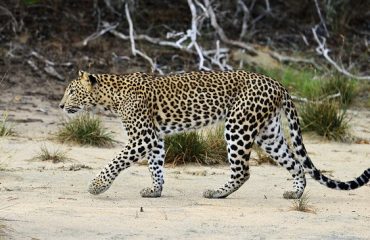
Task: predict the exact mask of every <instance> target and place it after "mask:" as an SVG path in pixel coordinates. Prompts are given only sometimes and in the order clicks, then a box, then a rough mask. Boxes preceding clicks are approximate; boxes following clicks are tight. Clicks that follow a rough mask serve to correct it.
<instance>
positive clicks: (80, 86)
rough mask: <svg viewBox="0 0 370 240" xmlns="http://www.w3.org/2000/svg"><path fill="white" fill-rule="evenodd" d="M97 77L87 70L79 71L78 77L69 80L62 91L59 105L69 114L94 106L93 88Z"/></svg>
mask: <svg viewBox="0 0 370 240" xmlns="http://www.w3.org/2000/svg"><path fill="white" fill-rule="evenodd" d="M97 85H98V82H97V78H96V77H95V76H94V75H92V74H90V73H87V72H84V71H79V73H78V78H77V79H74V80H72V81H71V83H70V84H69V85H68V87H67V89H66V90H65V92H64V96H63V98H62V100H61V101H60V104H59V107H60V108H61V109H63V110H64V111H65V112H67V113H69V114H73V113H77V112H79V111H81V110H83V109H88V108H90V107H92V106H96V104H97V102H96V100H95V97H94V90H96V89H95V88H96V87H97Z"/></svg>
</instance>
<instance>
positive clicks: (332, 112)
mask: <svg viewBox="0 0 370 240" xmlns="http://www.w3.org/2000/svg"><path fill="white" fill-rule="evenodd" d="M300 117H301V125H302V130H304V131H314V132H316V133H317V134H319V135H320V136H324V137H326V138H328V139H329V140H341V141H344V140H345V139H346V137H347V136H348V119H347V117H346V112H345V111H343V110H341V109H340V107H339V104H338V103H336V102H333V101H324V102H321V103H307V104H305V105H303V106H302V108H301V109H300Z"/></svg>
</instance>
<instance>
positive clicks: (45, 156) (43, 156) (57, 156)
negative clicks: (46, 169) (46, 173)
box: [35, 146, 67, 163]
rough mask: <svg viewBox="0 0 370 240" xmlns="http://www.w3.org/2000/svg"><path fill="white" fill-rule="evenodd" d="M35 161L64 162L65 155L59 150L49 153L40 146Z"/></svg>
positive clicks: (45, 148) (44, 147)
mask: <svg viewBox="0 0 370 240" xmlns="http://www.w3.org/2000/svg"><path fill="white" fill-rule="evenodd" d="M35 159H37V160H40V161H51V162H52V163H59V162H64V161H65V160H67V157H66V153H65V152H62V151H60V150H54V151H50V150H49V149H48V148H47V147H46V146H41V149H40V152H39V153H38V154H37V155H36V157H35Z"/></svg>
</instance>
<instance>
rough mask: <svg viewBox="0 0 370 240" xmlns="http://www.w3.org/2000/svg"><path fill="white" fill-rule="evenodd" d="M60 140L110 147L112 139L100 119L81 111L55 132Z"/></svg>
mask: <svg viewBox="0 0 370 240" xmlns="http://www.w3.org/2000/svg"><path fill="white" fill-rule="evenodd" d="M57 139H58V140H59V141H60V142H63V143H65V142H67V143H68V142H70V143H77V144H80V145H91V146H96V147H111V146H112V145H113V143H114V140H113V138H112V136H111V133H110V132H107V130H106V128H104V127H103V125H102V122H101V120H100V119H99V118H98V117H94V116H92V115H90V114H88V113H83V114H80V115H78V116H77V117H75V118H73V119H71V120H70V121H68V122H66V123H65V124H64V125H63V127H62V128H60V129H59V132H58V133H57Z"/></svg>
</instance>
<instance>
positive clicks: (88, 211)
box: [0, 93, 370, 240]
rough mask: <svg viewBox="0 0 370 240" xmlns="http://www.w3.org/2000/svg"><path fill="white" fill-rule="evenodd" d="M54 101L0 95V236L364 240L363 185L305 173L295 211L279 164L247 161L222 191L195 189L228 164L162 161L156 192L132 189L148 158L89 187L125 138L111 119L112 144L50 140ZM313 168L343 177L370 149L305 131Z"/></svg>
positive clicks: (363, 121)
mask: <svg viewBox="0 0 370 240" xmlns="http://www.w3.org/2000/svg"><path fill="white" fill-rule="evenodd" d="M57 104H58V103H57V101H51V102H50V101H46V100H45V99H43V98H42V97H31V96H17V95H14V94H11V93H5V94H4V95H3V96H2V102H0V114H1V113H2V112H3V111H4V110H8V112H9V117H10V119H11V120H12V121H14V122H16V123H15V124H16V125H15V130H16V132H17V136H12V137H6V138H0V203H1V204H0V239H351V240H352V239H370V201H369V197H370V186H369V185H366V186H364V187H362V188H360V189H358V190H355V191H350V192H346V191H335V190H331V189H328V188H326V187H324V186H322V185H320V184H319V183H317V182H316V181H314V180H313V179H311V178H310V177H309V176H307V178H308V184H307V188H306V193H308V205H309V208H310V210H311V211H309V212H299V211H295V210H293V208H292V206H293V200H286V199H283V197H282V194H283V192H284V191H286V190H290V189H291V187H292V178H291V176H290V175H289V173H288V172H287V171H286V170H285V169H283V168H281V167H277V166H271V165H260V166H252V167H251V178H250V180H249V181H248V182H247V183H246V184H245V185H244V186H243V187H242V188H241V189H239V190H238V191H237V192H235V193H234V194H232V195H230V196H229V197H228V198H227V199H204V198H203V197H202V192H203V190H205V189H208V188H215V187H218V186H220V185H221V184H223V183H224V182H225V181H226V180H227V178H228V174H229V171H228V166H216V167H206V166H196V165H191V166H178V167H173V166H166V172H165V185H164V191H163V196H162V197H161V198H157V199H148V198H141V197H140V194H139V192H140V190H141V189H142V188H144V187H148V186H150V184H151V178H150V175H149V172H148V170H147V167H146V166H142V165H136V166H133V167H131V168H130V169H127V170H126V171H124V172H122V173H121V174H120V176H119V177H118V178H117V179H116V180H115V182H114V184H113V185H112V187H111V188H110V189H109V190H108V191H107V192H105V193H103V194H101V195H98V196H93V195H90V194H89V193H88V192H87V185H88V183H89V181H90V180H91V179H92V178H93V177H94V176H95V175H96V174H97V173H98V172H99V171H100V168H102V167H103V166H104V165H105V164H106V163H107V162H108V161H109V160H110V159H112V158H113V157H114V155H115V154H116V153H118V152H119V151H120V149H121V147H122V144H124V142H125V135H124V133H122V131H121V125H120V122H119V120H118V119H116V118H114V117H112V116H104V117H103V119H104V123H105V125H106V126H107V127H108V128H109V129H110V130H112V131H114V132H115V138H116V139H117V140H120V141H121V142H120V143H118V144H116V145H115V147H114V148H103V149H102V148H94V147H81V146H74V145H63V144H60V143H57V142H56V141H54V140H53V139H52V136H53V134H55V132H56V131H57V129H58V127H59V126H60V123H61V119H63V117H64V115H63V113H61V112H60V111H59V110H58V109H57ZM350 114H351V116H352V117H353V118H352V122H351V124H352V126H353V128H352V131H353V134H354V135H355V136H358V137H362V138H365V139H370V129H369V126H370V111H367V110H356V111H355V110H352V111H350ZM305 144H306V148H307V150H308V152H309V154H310V156H311V158H312V159H313V161H314V163H315V164H316V166H317V167H319V168H320V169H322V170H325V171H326V174H327V175H329V176H331V177H334V178H336V179H341V180H351V179H352V178H354V177H357V176H358V175H360V174H361V173H362V172H363V170H365V169H366V168H368V167H370V161H369V160H370V147H369V144H368V142H366V141H364V142H363V143H362V144H344V143H336V142H329V141H325V140H323V139H321V138H318V137H315V136H311V135H308V136H307V135H306V136H305ZM43 145H44V146H46V147H48V148H50V149H59V150H62V151H66V152H67V156H68V157H69V159H68V160H67V161H65V162H60V163H52V162H42V161H39V160H35V159H34V156H35V155H36V154H37V153H38V152H39V151H40V147H41V146H43Z"/></svg>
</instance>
